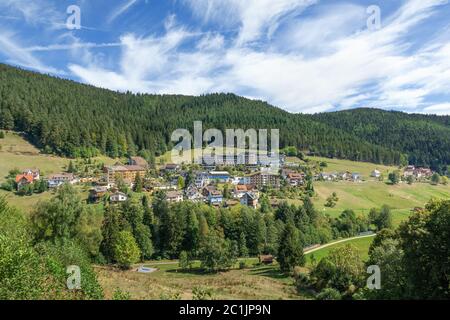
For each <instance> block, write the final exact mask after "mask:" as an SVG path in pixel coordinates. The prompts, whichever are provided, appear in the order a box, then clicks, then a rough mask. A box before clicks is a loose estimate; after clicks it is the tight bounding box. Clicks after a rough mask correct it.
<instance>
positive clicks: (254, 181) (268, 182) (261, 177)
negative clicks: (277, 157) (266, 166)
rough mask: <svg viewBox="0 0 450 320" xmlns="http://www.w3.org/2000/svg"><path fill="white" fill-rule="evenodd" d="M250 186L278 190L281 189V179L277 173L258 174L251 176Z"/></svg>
mask: <svg viewBox="0 0 450 320" xmlns="http://www.w3.org/2000/svg"><path fill="white" fill-rule="evenodd" d="M250 184H251V185H254V186H256V187H257V188H258V189H259V188H262V187H271V188H275V189H278V188H279V187H280V177H279V176H278V174H275V173H270V172H258V173H255V174H253V175H251V176H250Z"/></svg>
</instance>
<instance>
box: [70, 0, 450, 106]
mask: <svg viewBox="0 0 450 320" xmlns="http://www.w3.org/2000/svg"><path fill="white" fill-rule="evenodd" d="M241 3H243V2H242V1H237V0H236V1H234V0H227V1H213V0H209V1H207V0H199V1H189V4H190V6H191V7H192V8H193V10H194V13H195V14H196V15H198V16H199V17H201V18H202V19H203V20H204V21H205V22H217V21H228V24H227V25H224V26H225V27H233V26H236V25H239V26H240V31H239V34H238V35H237V36H236V37H235V38H233V39H227V41H225V38H224V37H223V36H222V35H221V34H220V33H218V32H217V33H212V32H207V33H204V34H203V33H196V32H188V31H186V30H185V29H183V28H182V27H177V28H175V27H174V23H173V21H174V20H173V19H172V18H170V21H172V23H169V24H168V25H167V24H166V25H167V29H168V30H167V31H166V34H164V35H163V36H158V37H157V36H152V37H146V38H140V37H138V36H136V35H134V34H127V35H124V36H122V38H121V41H120V43H119V44H120V46H121V47H122V54H121V56H120V60H119V68H118V70H117V71H114V72H113V71H109V70H106V69H105V68H101V67H99V66H98V65H96V64H86V65H85V66H81V65H71V66H70V70H71V71H72V72H73V73H74V74H75V75H77V76H78V77H79V78H81V79H82V80H84V81H86V82H89V83H92V84H94V85H99V86H103V87H105V86H106V87H109V88H111V89H115V90H133V91H139V92H157V93H182V94H201V93H208V92H218V91H219V92H220V91H223V92H235V93H237V94H241V95H244V96H252V97H259V98H260V99H264V100H267V101H269V102H271V103H273V104H275V105H278V106H280V107H282V108H285V109H287V110H289V111H292V112H309V113H314V112H321V111H326V110H330V109H334V108H349V107H353V106H357V105H362V106H367V107H370V106H373V107H386V108H396V107H401V108H403V109H404V110H412V111H417V110H421V108H422V109H423V108H427V105H428V104H427V102H426V101H427V97H428V96H430V95H433V94H442V93H445V92H449V88H450V59H448V57H449V56H450V43H449V39H448V38H446V37H442V36H440V37H439V38H436V39H435V40H434V41H432V42H431V43H428V44H427V45H426V46H425V45H423V46H422V47H421V48H420V47H419V49H415V50H414V51H412V49H411V46H410V43H409V41H408V37H406V36H407V35H408V33H409V32H410V31H411V30H412V29H413V28H414V27H416V26H417V25H418V24H419V23H421V22H423V21H425V20H427V19H430V18H431V17H432V16H433V14H435V13H436V11H437V10H439V7H437V5H439V4H440V3H442V1H436V0H428V1H422V0H420V1H419V0H411V1H408V2H405V4H404V5H403V6H401V7H400V9H398V11H396V12H395V13H394V14H392V15H391V16H387V17H384V19H383V27H382V29H380V30H378V31H369V30H365V29H362V27H364V26H365V22H366V21H365V19H364V18H365V16H364V13H365V8H364V7H360V6H356V5H349V4H347V5H333V6H329V7H326V9H324V10H319V11H318V12H317V13H316V14H315V15H314V16H309V17H308V18H307V19H302V17H300V20H299V19H298V18H297V17H296V16H295V15H294V14H293V13H298V12H299V11H301V10H302V9H304V8H305V6H307V5H309V4H311V3H313V1H293V0H282V1H279V3H278V2H277V4H276V5H274V3H273V1H270V3H269V1H265V0H263V1H249V2H245V3H246V5H248V7H249V8H252V9H247V8H244V5H241ZM247 10H248V11H247ZM287 16H288V17H287ZM283 17H284V19H283ZM286 17H287V18H286ZM228 18H229V19H228ZM268 34H270V35H271V36H272V37H273V41H268V40H267V36H268ZM185 41H192V42H193V43H194V46H192V47H191V48H190V49H189V48H188V49H185V48H181V44H183V43H184V42H185ZM255 41H265V46H264V49H261V48H260V47H258V46H257V45H255V46H254V45H253V44H254V42H255ZM308 53H309V54H308ZM312 53H313V54H312ZM428 108H431V107H428ZM429 110H433V109H429ZM436 110H437V111H436V112H438V111H439V112H441V111H442V110H440V109H436Z"/></svg>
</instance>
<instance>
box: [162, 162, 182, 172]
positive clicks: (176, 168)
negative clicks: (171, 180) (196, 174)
mask: <svg viewBox="0 0 450 320" xmlns="http://www.w3.org/2000/svg"><path fill="white" fill-rule="evenodd" d="M180 168H181V167H180V165H178V164H175V163H168V164H166V166H165V167H164V171H165V172H166V173H173V172H177V171H179V170H180Z"/></svg>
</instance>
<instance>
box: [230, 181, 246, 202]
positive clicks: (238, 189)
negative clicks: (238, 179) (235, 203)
mask: <svg viewBox="0 0 450 320" xmlns="http://www.w3.org/2000/svg"><path fill="white" fill-rule="evenodd" d="M248 189H249V188H248V187H247V185H245V184H238V185H237V186H235V187H234V190H233V197H234V198H235V199H241V198H242V197H243V196H244V194H246V193H247V192H248V191H249V190H248Z"/></svg>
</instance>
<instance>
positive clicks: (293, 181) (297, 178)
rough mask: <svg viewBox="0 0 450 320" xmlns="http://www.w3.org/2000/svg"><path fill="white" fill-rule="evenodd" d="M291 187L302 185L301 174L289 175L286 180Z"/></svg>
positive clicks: (302, 176) (302, 177)
mask: <svg viewBox="0 0 450 320" xmlns="http://www.w3.org/2000/svg"><path fill="white" fill-rule="evenodd" d="M286 180H287V181H288V182H289V184H290V185H291V186H293V187H298V186H301V185H303V184H304V182H305V175H304V174H302V173H289V174H288V175H287V179H286Z"/></svg>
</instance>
